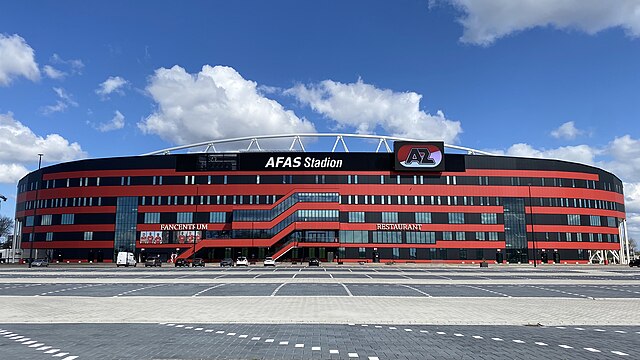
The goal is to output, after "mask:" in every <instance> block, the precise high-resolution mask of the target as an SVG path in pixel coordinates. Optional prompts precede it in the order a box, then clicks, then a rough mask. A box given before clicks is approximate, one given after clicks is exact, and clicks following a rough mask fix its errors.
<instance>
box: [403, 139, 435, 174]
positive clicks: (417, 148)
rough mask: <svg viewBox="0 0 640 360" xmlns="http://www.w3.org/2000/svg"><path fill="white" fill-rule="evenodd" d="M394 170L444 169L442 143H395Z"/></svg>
mask: <svg viewBox="0 0 640 360" xmlns="http://www.w3.org/2000/svg"><path fill="white" fill-rule="evenodd" d="M394 147H395V155H396V159H395V160H396V161H395V163H396V170H421V169H425V170H427V169H428V170H437V171H442V170H443V168H444V162H443V160H444V151H443V149H444V143H434V142H429V143H408V142H395V143H394Z"/></svg>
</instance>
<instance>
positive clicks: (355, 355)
mask: <svg viewBox="0 0 640 360" xmlns="http://www.w3.org/2000/svg"><path fill="white" fill-rule="evenodd" d="M349 357H350V358H357V357H359V356H358V353H349Z"/></svg>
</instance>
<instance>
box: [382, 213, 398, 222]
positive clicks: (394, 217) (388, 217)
mask: <svg viewBox="0 0 640 360" xmlns="http://www.w3.org/2000/svg"><path fill="white" fill-rule="evenodd" d="M382 222H383V223H397V222H398V213H397V212H387V211H383V212H382Z"/></svg>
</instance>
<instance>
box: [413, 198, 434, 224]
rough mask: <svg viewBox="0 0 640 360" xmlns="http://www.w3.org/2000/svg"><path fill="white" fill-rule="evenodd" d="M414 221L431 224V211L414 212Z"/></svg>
mask: <svg viewBox="0 0 640 360" xmlns="http://www.w3.org/2000/svg"><path fill="white" fill-rule="evenodd" d="M423 199H424V198H423ZM416 223H418V224H431V213H430V212H417V213H416Z"/></svg>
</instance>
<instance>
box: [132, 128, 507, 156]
mask: <svg viewBox="0 0 640 360" xmlns="http://www.w3.org/2000/svg"><path fill="white" fill-rule="evenodd" d="M331 137H334V138H335V142H334V144H333V148H332V149H331V152H335V151H336V148H337V147H338V145H342V147H343V149H344V151H345V152H349V148H348V147H347V143H346V142H345V140H344V139H345V138H356V139H370V140H378V146H377V148H376V150H375V151H376V152H379V151H380V150H381V149H382V151H386V152H392V149H391V147H390V146H389V143H388V141H427V140H424V139H409V138H401V137H396V136H384V135H366V134H337V133H299V134H295V133H294V134H276V135H257V136H245V137H238V138H229V139H218V140H209V141H203V142H198V143H192V144H187V145H180V146H174V147H170V148H166V149H162V150H157V151H153V152H150V153H146V154H142V155H167V154H171V152H173V151H180V150H188V149H193V148H198V147H205V146H206V149H205V150H204V151H201V152H203V153H220V151H218V150H217V149H216V145H222V144H232V143H234V142H238V143H239V142H243V141H249V146H248V147H247V148H246V149H245V150H244V151H263V149H262V147H261V146H260V140H272V139H291V145H290V146H289V149H277V150H280V151H294V150H296V149H295V147H296V144H297V145H298V146H299V149H298V151H299V150H301V151H306V149H305V147H304V143H303V142H302V139H305V138H331ZM444 146H445V148H450V149H456V150H460V151H466V152H467V154H470V155H495V154H492V153H489V152H486V151H482V150H477V149H472V148H468V147H464V146H458V145H450V144H445V145H444Z"/></svg>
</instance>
